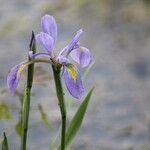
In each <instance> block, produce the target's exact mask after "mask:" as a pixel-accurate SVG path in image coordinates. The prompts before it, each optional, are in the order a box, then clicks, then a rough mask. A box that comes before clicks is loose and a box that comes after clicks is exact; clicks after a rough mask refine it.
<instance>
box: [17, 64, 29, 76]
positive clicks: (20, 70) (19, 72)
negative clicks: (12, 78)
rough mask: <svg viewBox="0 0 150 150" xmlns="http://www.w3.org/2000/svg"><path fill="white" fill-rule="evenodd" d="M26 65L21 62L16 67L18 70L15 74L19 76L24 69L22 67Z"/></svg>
mask: <svg viewBox="0 0 150 150" xmlns="http://www.w3.org/2000/svg"><path fill="white" fill-rule="evenodd" d="M26 66H27V64H22V65H21V66H20V67H19V69H18V71H17V76H19V75H20V74H21V72H22V71H23V70H24V68H25V67H26Z"/></svg>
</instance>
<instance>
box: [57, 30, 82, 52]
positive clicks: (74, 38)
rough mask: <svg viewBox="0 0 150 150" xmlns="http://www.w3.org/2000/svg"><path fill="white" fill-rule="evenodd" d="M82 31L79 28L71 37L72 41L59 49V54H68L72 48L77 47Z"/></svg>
mask: <svg viewBox="0 0 150 150" xmlns="http://www.w3.org/2000/svg"><path fill="white" fill-rule="evenodd" d="M82 33H83V30H82V29H80V30H79V31H78V32H77V33H76V35H75V36H74V37H73V39H72V41H71V42H70V43H69V44H68V45H67V46H66V47H65V48H63V49H62V50H61V52H60V53H59V55H65V54H66V55H68V54H69V53H70V52H71V51H72V50H73V49H76V48H79V45H80V43H79V38H80V36H81V34H82Z"/></svg>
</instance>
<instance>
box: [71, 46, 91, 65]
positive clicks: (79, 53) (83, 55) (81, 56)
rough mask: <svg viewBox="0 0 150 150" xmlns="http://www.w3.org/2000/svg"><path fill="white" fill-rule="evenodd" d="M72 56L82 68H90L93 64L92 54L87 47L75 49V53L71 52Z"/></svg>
mask: <svg viewBox="0 0 150 150" xmlns="http://www.w3.org/2000/svg"><path fill="white" fill-rule="evenodd" d="M70 56H71V57H72V59H73V60H74V61H76V62H77V63H78V64H79V65H80V66H81V67H82V68H84V67H86V66H88V65H89V64H90V63H91V62H92V54H91V52H90V51H89V50H88V49H87V48H85V47H80V48H77V49H74V50H73V51H71V53H70Z"/></svg>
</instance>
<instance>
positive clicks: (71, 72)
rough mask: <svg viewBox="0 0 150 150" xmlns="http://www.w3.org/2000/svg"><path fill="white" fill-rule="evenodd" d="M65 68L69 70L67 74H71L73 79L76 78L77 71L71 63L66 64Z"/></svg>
mask: <svg viewBox="0 0 150 150" xmlns="http://www.w3.org/2000/svg"><path fill="white" fill-rule="evenodd" d="M66 67H67V70H68V72H69V74H70V75H71V77H72V79H73V80H76V79H77V71H76V69H75V67H74V66H73V65H67V66H66Z"/></svg>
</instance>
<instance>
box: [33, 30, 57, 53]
mask: <svg viewBox="0 0 150 150" xmlns="http://www.w3.org/2000/svg"><path fill="white" fill-rule="evenodd" d="M36 41H37V42H38V43H39V44H41V45H42V46H43V47H44V48H45V49H46V50H47V52H48V53H49V54H50V55H51V54H52V51H53V49H54V40H53V38H52V37H51V36H50V35H49V34H47V33H44V32H41V33H40V34H37V35H36Z"/></svg>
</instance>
